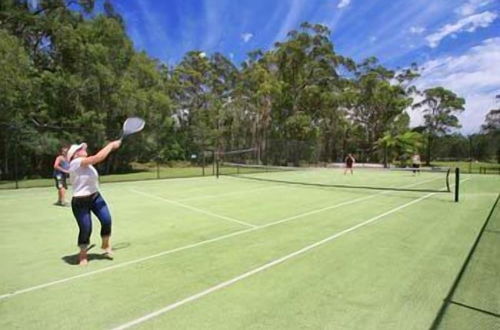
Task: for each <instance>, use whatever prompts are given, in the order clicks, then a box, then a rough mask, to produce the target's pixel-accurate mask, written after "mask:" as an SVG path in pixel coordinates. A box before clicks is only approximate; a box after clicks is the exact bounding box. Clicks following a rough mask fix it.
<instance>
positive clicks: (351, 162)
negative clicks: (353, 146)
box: [344, 154, 356, 175]
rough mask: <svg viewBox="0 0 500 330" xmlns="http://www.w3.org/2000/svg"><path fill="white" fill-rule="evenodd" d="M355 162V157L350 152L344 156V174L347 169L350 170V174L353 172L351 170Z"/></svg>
mask: <svg viewBox="0 0 500 330" xmlns="http://www.w3.org/2000/svg"><path fill="white" fill-rule="evenodd" d="M355 162H356V159H355V158H354V156H353V155H352V154H348V155H347V157H346V158H345V170H344V175H346V174H347V171H351V175H352V174H354V172H353V167H354V163H355Z"/></svg>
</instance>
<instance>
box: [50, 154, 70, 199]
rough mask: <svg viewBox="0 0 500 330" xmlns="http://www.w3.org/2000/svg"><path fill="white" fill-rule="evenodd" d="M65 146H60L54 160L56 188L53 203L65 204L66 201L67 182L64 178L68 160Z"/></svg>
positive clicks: (66, 175) (66, 173)
mask: <svg viewBox="0 0 500 330" xmlns="http://www.w3.org/2000/svg"><path fill="white" fill-rule="evenodd" d="M67 152H68V148H67V147H62V148H61V150H60V151H59V155H57V157H56V160H55V161H54V173H53V176H54V180H55V181H56V188H57V202H55V203H54V205H59V206H67V205H68V204H67V203H66V190H67V189H68V184H67V183H66V178H67V177H68V173H69V172H68V169H69V162H68V161H67V160H66V153H67Z"/></svg>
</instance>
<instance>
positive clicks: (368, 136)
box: [0, 0, 463, 177]
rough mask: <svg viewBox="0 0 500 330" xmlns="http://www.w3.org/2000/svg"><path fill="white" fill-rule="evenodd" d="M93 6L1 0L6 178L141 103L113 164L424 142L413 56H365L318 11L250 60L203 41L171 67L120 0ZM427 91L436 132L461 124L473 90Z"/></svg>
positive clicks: (400, 148)
mask: <svg viewBox="0 0 500 330" xmlns="http://www.w3.org/2000/svg"><path fill="white" fill-rule="evenodd" d="M94 5H95V1H93V0H80V1H77V2H75V1H69V0H68V1H65V0H44V1H39V2H36V7H32V3H31V2H30V1H27V0H16V1H14V0H12V1H8V0H6V1H2V2H1V6H0V111H1V112H0V122H1V123H2V125H3V126H2V131H1V133H0V155H1V164H0V167H1V169H2V173H3V174H4V175H6V176H7V177H12V172H13V168H14V167H15V165H14V163H13V162H14V158H13V155H14V150H16V151H18V150H21V151H22V152H21V153H19V154H20V155H21V156H20V157H21V159H18V160H17V161H18V167H19V168H20V169H21V171H20V172H22V175H32V174H37V175H39V174H42V175H48V174H50V169H51V164H52V161H53V157H54V156H55V152H56V151H57V150H58V149H59V147H60V145H62V144H68V143H75V142H80V141H86V142H87V143H88V144H89V145H90V146H91V150H97V149H98V148H99V147H100V146H101V145H103V144H104V143H105V142H106V141H108V140H111V139H114V138H116V137H117V136H118V134H119V131H120V126H121V123H122V122H123V120H124V119H125V118H126V117H127V116H131V115H138V116H142V117H144V118H145V119H146V122H147V126H146V129H145V130H144V132H143V133H141V134H140V135H139V136H137V137H134V138H133V139H130V140H129V141H128V142H127V143H126V144H125V145H124V147H123V148H122V149H121V150H120V154H119V156H115V157H111V158H110V159H109V160H108V161H107V163H106V164H103V165H102V168H101V170H103V171H105V172H108V173H111V172H122V171H126V170H128V169H130V167H131V165H130V164H132V163H135V162H138V161H139V162H156V161H159V162H168V161H175V160H189V159H190V155H191V154H200V153H201V152H202V151H203V150H207V149H209V150H217V149H218V150H231V149H238V148H248V147H254V148H256V149H257V150H258V155H257V156H258V158H259V162H260V161H262V162H264V161H267V162H277V163H280V164H287V163H290V162H292V163H295V164H298V163H300V162H302V161H315V162H317V161H326V162H328V161H335V160H339V159H343V158H344V156H345V154H346V153H347V152H352V153H356V154H357V158H358V159H360V160H371V161H380V160H382V159H384V158H385V159H387V156H390V158H391V160H392V159H396V158H398V157H401V156H402V155H405V154H408V153H409V152H410V151H409V150H410V149H412V148H413V149H414V148H417V147H418V148H420V145H419V143H420V142H419V141H420V137H418V138H417V135H418V134H416V133H413V132H409V116H408V114H407V113H406V112H405V109H406V108H408V107H409V106H410V105H411V104H412V102H413V99H412V97H411V96H412V95H413V93H414V92H415V90H416V89H415V88H414V87H413V86H411V82H412V80H413V79H414V78H416V77H417V73H416V72H417V68H416V66H415V65H413V64H412V65H411V66H410V67H409V68H403V69H400V70H398V72H395V71H392V70H389V69H387V68H385V67H383V66H382V65H380V64H379V63H378V61H377V59H376V58H368V59H367V60H365V61H363V62H361V63H359V64H356V63H355V62H354V61H353V60H352V59H349V58H346V57H344V56H341V55H340V54H338V53H337V52H336V51H335V48H334V45H333V43H332V41H331V38H330V31H329V30H328V28H327V27H325V26H323V25H319V24H310V23H307V22H305V23H303V24H302V25H301V26H300V29H298V30H297V31H291V32H290V33H289V34H288V37H287V38H286V39H285V40H283V41H282V42H278V43H276V45H275V47H274V48H273V49H271V50H268V51H262V50H256V51H253V52H251V53H249V54H248V58H247V60H246V61H245V62H244V63H242V64H241V65H240V66H236V65H235V64H233V63H232V62H231V61H230V60H229V59H228V58H226V57H224V56H223V55H222V54H219V53H215V54H212V55H210V56H207V55H206V54H205V53H204V52H202V51H200V50H193V51H190V52H188V53H186V54H185V56H184V57H183V59H182V60H181V61H180V63H178V64H177V65H175V66H173V67H167V66H165V65H164V64H161V63H159V62H158V61H157V60H155V59H152V58H150V57H149V56H148V55H146V54H145V53H143V52H138V51H136V50H134V48H133V45H132V42H131V40H130V39H129V38H128V36H127V35H126V33H125V29H124V22H123V18H122V17H121V16H120V15H119V13H118V12H117V11H116V10H115V9H114V8H113V6H112V3H111V1H108V0H106V1H104V4H103V5H104V6H103V9H104V11H103V13H97V12H96V10H95V9H94ZM425 93H426V95H427V96H426V102H427V103H425V102H423V103H421V104H422V106H423V105H424V103H425V104H426V105H428V106H430V108H431V109H434V110H429V111H428V110H424V112H425V111H427V112H425V115H426V120H427V122H426V123H427V124H428V125H427V127H428V129H427V132H433V134H437V135H438V133H439V134H442V133H444V132H446V131H447V128H448V127H456V126H457V125H458V121H457V119H456V117H455V116H454V112H455V111H456V109H460V108H461V107H462V106H463V103H462V105H461V103H460V100H461V99H459V98H458V97H456V96H455V95H454V94H453V93H451V92H449V91H446V90H444V89H439V88H438V89H432V90H427V91H425ZM438 99H439V101H436V102H435V100H438ZM39 123H41V124H39ZM4 128H5V129H4ZM418 136H420V135H418ZM391 139H392V140H391ZM417 140H418V141H417ZM392 141H394V142H392ZM18 148H20V149H18ZM387 150H389V151H390V152H389V155H387V154H386V153H384V151H387ZM359 153H362V157H361V155H359Z"/></svg>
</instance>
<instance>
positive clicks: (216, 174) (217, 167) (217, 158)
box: [214, 151, 220, 179]
mask: <svg viewBox="0 0 500 330" xmlns="http://www.w3.org/2000/svg"><path fill="white" fill-rule="evenodd" d="M214 155H215V177H216V178H217V179H218V178H219V171H220V164H219V152H218V151H216V152H215V153H214Z"/></svg>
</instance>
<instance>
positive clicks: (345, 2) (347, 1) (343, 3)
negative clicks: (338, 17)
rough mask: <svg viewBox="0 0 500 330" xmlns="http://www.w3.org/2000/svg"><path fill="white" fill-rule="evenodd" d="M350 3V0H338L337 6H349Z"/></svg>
mask: <svg viewBox="0 0 500 330" xmlns="http://www.w3.org/2000/svg"><path fill="white" fill-rule="evenodd" d="M350 3H351V0H340V2H339V4H338V5H337V8H339V9H341V8H344V7H347V6H349V4H350Z"/></svg>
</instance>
